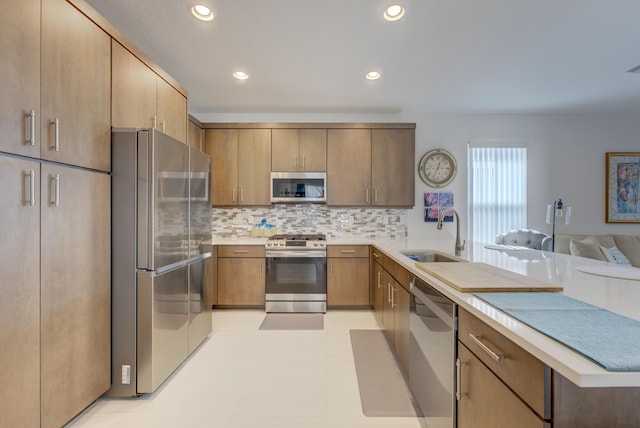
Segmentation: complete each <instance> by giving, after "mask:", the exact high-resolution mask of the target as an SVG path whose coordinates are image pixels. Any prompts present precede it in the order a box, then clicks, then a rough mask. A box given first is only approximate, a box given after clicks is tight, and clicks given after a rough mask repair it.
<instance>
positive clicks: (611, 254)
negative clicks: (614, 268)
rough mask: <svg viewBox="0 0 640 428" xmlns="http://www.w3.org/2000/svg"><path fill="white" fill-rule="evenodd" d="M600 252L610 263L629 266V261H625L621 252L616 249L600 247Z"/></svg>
mask: <svg viewBox="0 0 640 428" xmlns="http://www.w3.org/2000/svg"><path fill="white" fill-rule="evenodd" d="M600 250H601V251H602V254H603V255H604V257H605V258H606V259H607V260H609V261H610V262H611V263H617V264H619V265H623V266H631V262H630V261H629V259H627V258H626V257H625V255H624V254H622V251H620V250H619V249H618V247H611V248H607V247H603V246H602V245H601V246H600Z"/></svg>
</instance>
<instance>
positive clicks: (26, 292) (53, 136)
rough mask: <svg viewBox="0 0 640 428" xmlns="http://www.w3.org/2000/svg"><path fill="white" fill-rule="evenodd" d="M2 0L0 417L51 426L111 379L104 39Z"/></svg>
mask: <svg viewBox="0 0 640 428" xmlns="http://www.w3.org/2000/svg"><path fill="white" fill-rule="evenodd" d="M2 6H4V7H3V8H2V9H3V13H2V14H0V58H2V68H1V69H0V71H1V73H2V76H0V90H1V91H2V94H3V96H2V97H1V98H0V236H1V237H2V239H0V290H1V291H2V298H1V299H0V367H2V370H1V371H0V426H20V427H37V426H42V427H59V426H62V425H64V424H65V423H66V422H68V421H69V420H70V419H71V418H73V417H74V416H75V415H76V414H78V413H79V412H80V411H82V410H83V409H84V408H85V407H87V406H88V405H89V404H91V402H92V401H94V400H95V399H96V398H97V397H99V396H100V395H101V394H102V393H104V392H105V391H106V390H107V389H108V388H109V384H110V282H111V278H110V263H109V260H110V257H111V254H110V253H111V249H110V177H109V175H108V172H109V170H110V103H111V92H110V83H111V74H110V54H111V38H110V36H109V35H107V34H106V33H105V32H103V31H102V30H101V29H100V28H98V27H97V26H95V25H94V24H93V23H92V22H91V21H90V20H88V19H87V18H86V17H85V16H84V15H83V14H81V13H80V12H79V11H78V10H77V9H75V8H74V7H73V6H72V5H70V4H69V3H67V2H66V1H65V0H46V1H42V3H41V2H40V1H39V0H21V1H20V2H8V1H6V0H2ZM41 17H42V18H41ZM41 41H42V42H41ZM7 94H8V95H7Z"/></svg>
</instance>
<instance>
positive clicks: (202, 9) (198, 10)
mask: <svg viewBox="0 0 640 428" xmlns="http://www.w3.org/2000/svg"><path fill="white" fill-rule="evenodd" d="M191 14H192V15H193V16H195V17H196V18H198V19H199V20H200V21H213V12H211V9H209V8H208V7H207V6H205V5H203V4H197V5H195V6H193V7H192V8H191Z"/></svg>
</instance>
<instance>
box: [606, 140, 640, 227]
mask: <svg viewBox="0 0 640 428" xmlns="http://www.w3.org/2000/svg"><path fill="white" fill-rule="evenodd" d="M606 173H607V188H606V213H605V218H606V222H607V223H640V202H639V201H638V190H639V184H640V152H607V166H606Z"/></svg>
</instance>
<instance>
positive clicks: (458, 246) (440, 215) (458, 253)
mask: <svg viewBox="0 0 640 428" xmlns="http://www.w3.org/2000/svg"><path fill="white" fill-rule="evenodd" d="M449 211H453V215H454V216H455V218H456V252H455V254H456V256H461V255H462V251H463V250H464V244H465V242H466V241H462V244H461V243H460V217H459V216H458V212H457V211H456V210H454V209H453V208H442V209H440V211H438V224H437V225H436V228H437V229H438V230H442V222H443V221H444V216H445V214H447V213H448V212H449Z"/></svg>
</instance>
